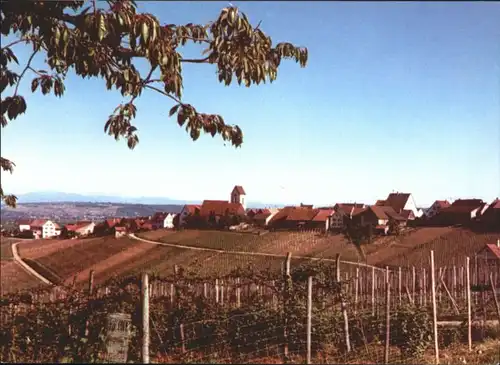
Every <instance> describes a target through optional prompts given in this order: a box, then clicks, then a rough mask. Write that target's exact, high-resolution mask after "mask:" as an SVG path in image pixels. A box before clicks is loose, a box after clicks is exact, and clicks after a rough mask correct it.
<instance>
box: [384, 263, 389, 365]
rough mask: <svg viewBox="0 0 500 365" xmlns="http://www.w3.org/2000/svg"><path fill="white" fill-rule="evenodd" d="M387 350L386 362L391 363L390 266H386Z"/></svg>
mask: <svg viewBox="0 0 500 365" xmlns="http://www.w3.org/2000/svg"><path fill="white" fill-rule="evenodd" d="M385 272H386V279H385V352H384V362H385V363H386V364H389V348H390V347H389V346H390V343H391V282H390V280H389V267H388V266H386V267H385Z"/></svg>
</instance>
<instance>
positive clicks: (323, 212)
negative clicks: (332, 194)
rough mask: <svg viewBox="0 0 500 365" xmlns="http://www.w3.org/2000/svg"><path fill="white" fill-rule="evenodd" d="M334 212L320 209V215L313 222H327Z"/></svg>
mask: <svg viewBox="0 0 500 365" xmlns="http://www.w3.org/2000/svg"><path fill="white" fill-rule="evenodd" d="M333 212H334V210H333V209H320V210H319V212H318V214H316V215H315V216H314V218H313V219H312V220H313V221H315V222H326V220H327V219H328V217H330V216H331V215H332V214H333Z"/></svg>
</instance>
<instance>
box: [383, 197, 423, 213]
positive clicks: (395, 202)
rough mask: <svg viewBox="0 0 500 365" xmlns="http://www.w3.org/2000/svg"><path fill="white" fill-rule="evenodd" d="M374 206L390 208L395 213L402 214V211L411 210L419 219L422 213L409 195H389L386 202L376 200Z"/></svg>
mask: <svg viewBox="0 0 500 365" xmlns="http://www.w3.org/2000/svg"><path fill="white" fill-rule="evenodd" d="M375 206H385V207H392V209H394V211H396V212H397V213H402V212H403V210H411V211H412V212H413V216H414V217H416V218H420V217H421V216H422V215H423V213H424V212H423V211H422V209H419V208H417V205H416V204H415V199H414V198H413V195H411V194H410V193H399V192H397V193H390V194H389V195H388V196H387V199H386V200H377V203H376V204H375Z"/></svg>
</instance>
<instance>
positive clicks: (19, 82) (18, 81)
mask: <svg viewBox="0 0 500 365" xmlns="http://www.w3.org/2000/svg"><path fill="white" fill-rule="evenodd" d="M39 49H40V45H38V47H37V48H36V49H35V50H34V51H33V53H32V54H31V56H30V58H29V59H28V63H27V64H26V67H25V68H24V70H23V72H21V75H20V76H19V79H18V80H17V84H16V88H15V90H14V96H16V95H17V90H18V89H19V85H20V84H21V80H22V78H23V76H24V74H25V73H26V71H28V69H29V68H30V67H31V61H33V58H34V57H35V55H36V54H37V53H38V50H39Z"/></svg>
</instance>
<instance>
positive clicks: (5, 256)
mask: <svg viewBox="0 0 500 365" xmlns="http://www.w3.org/2000/svg"><path fill="white" fill-rule="evenodd" d="M16 241H18V240H16V239H15V238H9V237H1V238H0V259H2V260H12V249H11V247H12V244H13V243H15V242H16Z"/></svg>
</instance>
